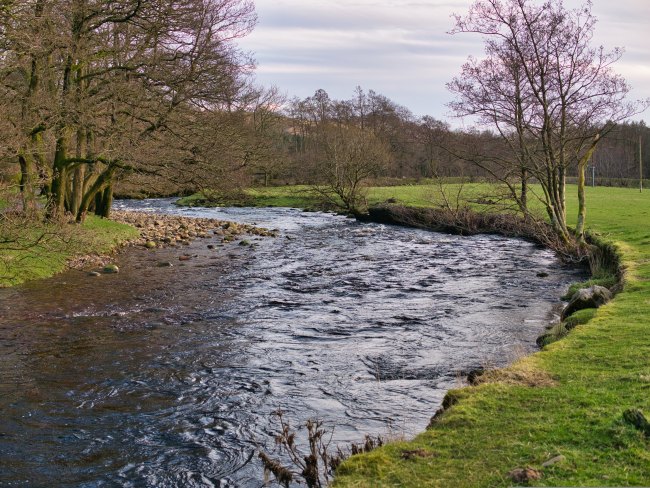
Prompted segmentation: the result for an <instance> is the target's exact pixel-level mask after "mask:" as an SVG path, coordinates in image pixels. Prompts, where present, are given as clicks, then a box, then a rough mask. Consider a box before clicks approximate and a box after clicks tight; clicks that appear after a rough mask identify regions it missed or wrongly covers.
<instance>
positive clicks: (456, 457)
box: [250, 184, 650, 488]
mask: <svg viewBox="0 0 650 488" xmlns="http://www.w3.org/2000/svg"><path fill="white" fill-rule="evenodd" d="M302 190H304V188H295V187H280V188H269V189H264V190H255V191H253V192H251V193H250V194H251V196H253V197H254V198H255V199H256V200H257V203H258V204H260V205H265V204H266V205H283V204H285V202H290V203H289V206H297V207H300V206H311V205H312V204H313V203H314V201H313V200H311V201H309V204H308V205H305V204H302V203H300V200H299V199H297V196H300V195H303V196H302V198H305V196H304V194H303V193H301V191H302ZM460 190H462V195H461V196H460V200H461V201H463V200H470V201H473V202H475V203H473V204H472V205H473V206H474V207H475V208H478V209H480V208H481V207H482V205H480V204H479V203H476V202H477V201H481V200H482V201H485V200H486V199H489V200H493V201H495V200H498V194H499V193H500V192H499V190H498V189H497V188H495V187H491V186H489V185H481V184H473V185H466V186H464V187H462V188H461V186H460V185H449V186H447V187H446V188H445V190H444V192H445V194H446V195H447V199H448V200H449V201H450V203H451V204H452V205H453V204H454V203H455V202H456V200H457V195H458V192H459V191H460ZM567 190H568V196H567V203H568V214H569V218H570V221H572V222H573V221H575V214H576V211H577V204H576V187H574V186H569V187H568V189H567ZM587 199H588V213H587V224H588V228H589V229H590V230H591V231H592V232H595V233H597V234H599V235H600V236H601V238H602V239H604V240H605V241H607V242H612V243H614V244H615V246H616V247H617V249H618V251H619V253H620V255H621V257H622V262H623V264H624V267H625V269H626V275H625V287H624V290H623V292H621V293H620V294H619V295H618V296H617V297H616V299H615V300H614V301H612V302H611V303H609V304H608V305H606V306H604V307H602V308H600V309H599V310H598V312H597V313H596V315H595V317H594V318H592V319H591V320H590V321H588V322H587V323H586V324H582V325H578V326H577V327H576V328H575V329H573V330H572V331H571V332H570V333H569V335H568V336H567V337H565V338H564V339H562V340H560V341H558V342H555V343H553V344H551V345H549V346H546V348H545V349H544V350H542V351H541V352H538V353H536V354H534V355H532V356H529V357H526V358H523V359H520V360H519V361H517V362H516V363H515V364H513V365H512V366H511V367H509V368H506V369H505V370H503V371H501V372H499V373H497V374H496V375H495V377H494V378H493V379H492V380H491V381H490V382H488V383H484V384H482V385H480V386H475V387H467V388H462V389H459V390H454V391H452V392H450V397H452V398H454V399H455V400H456V401H457V403H456V404H455V405H454V406H453V407H452V408H451V409H449V410H447V411H446V412H445V414H444V415H443V416H442V417H441V418H440V419H439V420H438V421H437V422H435V424H434V425H433V428H431V429H429V430H427V431H425V432H423V433H422V434H420V435H419V436H417V437H416V438H415V439H413V440H412V441H409V442H395V443H391V444H389V445H387V446H385V447H383V448H380V449H377V450H375V451H373V452H371V453H369V454H364V455H360V456H355V457H352V458H351V459H349V460H348V461H346V462H345V463H344V464H343V465H342V466H341V467H340V468H339V470H338V471H337V477H336V481H335V486H336V487H339V488H341V487H346V488H347V487H355V488H360V487H444V488H447V487H472V488H473V487H496V486H513V485H515V484H516V483H514V482H513V481H512V480H511V479H510V477H509V476H508V473H509V472H511V471H512V470H514V469H516V468H525V467H531V468H534V469H536V470H538V471H539V472H541V479H540V480H537V481H534V482H531V483H530V484H531V485H534V486H650V440H649V439H648V438H647V437H645V436H644V434H643V433H642V432H641V431H639V430H636V429H635V428H634V427H632V426H631V425H629V424H627V423H625V422H624V421H623V412H624V411H625V410H626V409H629V408H639V409H641V410H643V411H644V412H645V414H646V415H647V416H648V417H650V191H646V192H644V193H640V192H639V191H638V190H633V189H624V188H602V187H596V188H588V189H587ZM386 200H391V201H395V202H397V203H401V204H404V205H411V206H429V205H439V204H440V203H441V202H442V201H443V198H442V193H441V191H440V188H438V187H436V186H434V185H418V186H416V185H414V186H400V187H395V186H393V187H379V188H371V189H370V190H369V193H368V202H369V203H370V204H373V203H380V202H384V201H386ZM434 409H435V407H434V406H432V412H431V413H432V415H433V413H434V411H433V410H434ZM423 427H424V426H423ZM557 456H562V457H561V458H558V459H560V461H559V462H557V463H555V464H552V465H549V466H546V467H544V466H543V464H544V463H545V462H546V461H548V460H549V459H551V458H554V457H557Z"/></svg>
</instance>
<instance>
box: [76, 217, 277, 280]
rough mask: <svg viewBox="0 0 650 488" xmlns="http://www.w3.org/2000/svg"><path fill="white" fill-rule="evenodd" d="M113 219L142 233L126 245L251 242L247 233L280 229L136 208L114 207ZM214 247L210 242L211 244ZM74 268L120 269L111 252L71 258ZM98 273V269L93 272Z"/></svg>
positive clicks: (254, 234)
mask: <svg viewBox="0 0 650 488" xmlns="http://www.w3.org/2000/svg"><path fill="white" fill-rule="evenodd" d="M111 220H114V221H116V222H120V223H122V224H127V225H131V226H132V227H135V228H136V229H138V231H139V232H140V236H139V237H137V238H135V239H131V240H128V241H126V242H124V243H123V244H122V247H129V246H133V247H144V248H146V249H157V248H168V247H180V246H189V245H190V244H191V243H192V241H194V240H196V239H209V238H217V239H219V240H220V241H221V243H222V244H229V243H238V244H239V245H242V246H244V245H249V244H250V243H249V241H248V240H246V237H277V236H278V231H277V230H268V229H263V228H260V227H255V226H253V225H248V224H238V223H236V222H229V221H222V220H217V219H207V218H195V217H183V216H178V215H164V214H155V213H148V212H136V211H113V212H111ZM209 247H210V246H209ZM68 267H69V268H72V269H79V270H82V269H89V268H97V267H100V268H103V272H104V273H114V272H116V271H115V269H116V266H115V265H114V264H111V257H110V256H107V255H103V256H97V255H86V256H80V257H77V258H74V259H72V260H70V261H69V262H68ZM92 273H93V274H94V275H98V274H99V273H98V272H96V271H95V272H92Z"/></svg>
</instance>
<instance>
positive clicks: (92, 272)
mask: <svg viewBox="0 0 650 488" xmlns="http://www.w3.org/2000/svg"><path fill="white" fill-rule="evenodd" d="M101 275H102V274H101V273H98V272H97V271H90V272H89V273H88V276H95V277H96V276H101Z"/></svg>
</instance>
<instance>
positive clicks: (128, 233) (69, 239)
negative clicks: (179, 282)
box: [0, 216, 139, 287]
mask: <svg viewBox="0 0 650 488" xmlns="http://www.w3.org/2000/svg"><path fill="white" fill-rule="evenodd" d="M6 230H7V231H8V232H7V236H6V239H5V240H6V241H8V242H3V243H0V287H7V286H14V285H17V284H20V283H24V282H26V281H29V280H34V279H39V278H46V277H49V276H53V275H55V274H56V273H59V272H61V271H63V270H64V269H65V268H66V267H67V265H68V263H70V262H71V261H72V260H74V259H76V258H80V257H82V256H99V255H102V254H106V253H109V252H111V251H112V250H113V249H115V248H116V247H117V246H119V245H120V244H122V243H124V242H125V241H128V240H129V239H134V238H136V237H138V235H139V232H138V230H137V229H135V228H133V227H131V226H128V225H124V224H120V223H117V222H113V221H112V220H107V219H102V218H99V217H95V216H89V217H88V218H87V219H86V222H85V223H84V224H83V225H77V224H64V225H59V224H43V223H38V222H29V223H28V224H25V225H23V226H21V227H20V228H19V229H16V230H13V231H12V230H10V229H6Z"/></svg>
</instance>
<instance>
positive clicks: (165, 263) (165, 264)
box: [158, 261, 174, 268]
mask: <svg viewBox="0 0 650 488" xmlns="http://www.w3.org/2000/svg"><path fill="white" fill-rule="evenodd" d="M173 266H174V265H173V264H172V263H170V262H169V261H161V262H159V263H158V267H159V268H171V267H173Z"/></svg>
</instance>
